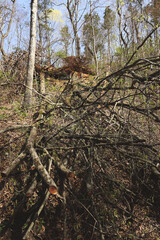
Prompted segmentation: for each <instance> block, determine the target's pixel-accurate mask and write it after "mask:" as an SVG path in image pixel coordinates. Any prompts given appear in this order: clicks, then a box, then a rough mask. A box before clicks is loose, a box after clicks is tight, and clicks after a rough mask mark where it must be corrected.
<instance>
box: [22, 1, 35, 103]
mask: <svg viewBox="0 0 160 240" xmlns="http://www.w3.org/2000/svg"><path fill="white" fill-rule="evenodd" d="M36 21H37V0H31V19H30V43H29V58H28V67H27V77H26V90H25V95H24V102H23V106H24V107H29V106H31V104H32V89H33V72H34V64H35V51H36Z"/></svg>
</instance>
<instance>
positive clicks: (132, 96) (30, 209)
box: [0, 57, 160, 240]
mask: <svg viewBox="0 0 160 240" xmlns="http://www.w3.org/2000/svg"><path fill="white" fill-rule="evenodd" d="M159 62H160V59H159V58H158V57H157V58H152V59H149V60H146V61H145V60H137V61H135V62H134V63H132V64H131V65H129V66H127V67H124V68H122V69H121V70H118V71H117V72H113V73H112V74H111V75H109V76H107V77H104V78H99V79H98V78H95V79H94V78H93V77H91V78H90V79H87V80H86V81H85V80H84V79H80V80H79V82H76V83H75V82H72V83H70V82H68V81H65V82H62V85H61V84H54V82H53V83H52V84H51V82H47V81H46V95H45V98H41V97H40V96H39V95H37V94H36V93H35V94H34V101H35V102H34V104H33V106H32V109H30V110H28V111H26V110H24V109H23V108H22V101H23V88H18V86H17V85H15V82H14V81H13V82H9V83H7V80H6V78H5V77H4V76H3V77H1V83H3V84H1V93H2V94H1V106H0V126H1V130H0V150H1V155H0V161H1V164H0V170H1V178H0V181H1V183H0V187H1V193H0V199H1V201H0V210H1V214H0V218H1V225H0V227H1V236H2V237H1V238H2V239H7V240H8V239H13V240H17V239H47V240H50V239H52V240H53V239H56V240H61V239H63V240H73V239H79V240H82V239H84V240H86V239H92V240H99V239H102V240H105V239H113V240H114V239H115V240H116V239H126V240H128V239H148V240H149V239H155V240H158V239H159V238H160V232H159V229H160V225H159V221H160V207H159V202H160V193H159V192H160V191H159V190H160V182H159V176H160V171H159V160H160V159H159V158H160V155H159V151H160V148H159V142H160V138H159V123H160V112H159V109H160V105H159V104H160V102H159V81H160V79H159V74H158V73H157V72H158V71H159ZM149 64H152V65H153V66H154V68H153V70H152V72H151V71H150V70H148V69H149ZM4 83H6V84H5V85H4ZM34 87H35V88H36V87H37V86H36V84H35V86H34ZM37 90H38V89H37ZM17 125H18V126H19V128H17ZM33 129H36V134H35V135H34V137H33V138H32V133H33ZM31 150H34V151H35V152H36V154H37V156H38V159H39V160H40V162H41V164H42V165H43V167H44V168H45V169H46V171H47V173H48V174H49V176H50V177H51V179H53V180H54V183H55V186H56V187H55V188H54V192H53V191H51V193H50V192H48V189H50V188H49V187H53V186H49V181H48V182H47V181H46V178H45V177H44V176H43V173H41V172H40V171H39V169H38V167H37V166H36V165H35V159H34V155H32V151H31ZM21 153H23V154H24V155H22V158H21V161H20V162H19V163H18V165H17V166H16V168H14V169H13V171H11V172H9V174H7V173H6V169H8V167H10V166H11V165H12V163H13V161H14V160H15V159H16V158H17V157H18V156H20V154H21ZM33 183H34V184H35V185H34V184H33ZM33 185H34V188H33V189H32V191H31V186H33Z"/></svg>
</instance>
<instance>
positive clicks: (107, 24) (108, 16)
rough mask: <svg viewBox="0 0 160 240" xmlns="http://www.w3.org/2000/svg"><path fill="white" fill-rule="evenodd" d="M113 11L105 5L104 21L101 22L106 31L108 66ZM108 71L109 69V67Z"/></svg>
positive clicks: (113, 19)
mask: <svg viewBox="0 0 160 240" xmlns="http://www.w3.org/2000/svg"><path fill="white" fill-rule="evenodd" d="M115 17H116V16H115V12H114V11H113V10H112V9H111V8H110V7H109V6H107V7H106V8H105V11H104V16H103V19H104V22H103V28H104V30H105V31H106V37H107V43H108V44H107V45H108V47H107V50H108V54H107V61H108V64H109V67H110V59H111V56H110V55H111V34H112V28H113V26H114V23H115ZM109 71H110V69H109Z"/></svg>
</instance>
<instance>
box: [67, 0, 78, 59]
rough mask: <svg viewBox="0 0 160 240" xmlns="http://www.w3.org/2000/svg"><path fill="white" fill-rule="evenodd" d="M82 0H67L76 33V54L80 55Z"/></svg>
mask: <svg viewBox="0 0 160 240" xmlns="http://www.w3.org/2000/svg"><path fill="white" fill-rule="evenodd" d="M79 3H80V0H74V1H69V0H67V6H66V7H67V10H68V13H69V18H70V21H71V24H72V28H73V33H74V41H75V53H76V56H77V57H79V56H80V41H79V37H78V29H77V28H78V26H77V25H78V8H79Z"/></svg>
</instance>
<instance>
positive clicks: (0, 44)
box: [0, 0, 16, 57]
mask: <svg viewBox="0 0 160 240" xmlns="http://www.w3.org/2000/svg"><path fill="white" fill-rule="evenodd" d="M11 2H12V3H13V4H12V9H10V8H9V7H8V6H3V7H2V8H1V10H3V9H4V11H5V10H7V12H6V11H5V14H4V16H3V17H2V16H0V22H1V25H0V34H1V42H0V51H1V53H2V56H3V57H5V55H6V53H5V50H4V40H5V38H6V37H8V34H9V32H10V29H11V24H12V21H13V16H14V11H15V3H16V0H12V1H11ZM8 11H9V12H11V13H8ZM8 15H10V18H9V20H7V19H6V18H7V17H8ZM6 22H8V27H7V30H6V32H4V30H3V29H4V25H6Z"/></svg>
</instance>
